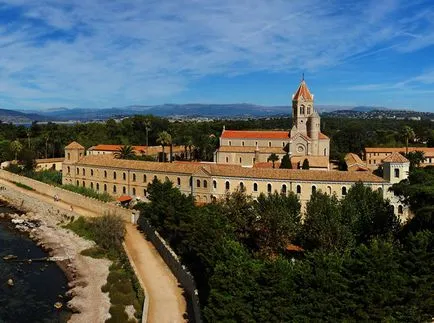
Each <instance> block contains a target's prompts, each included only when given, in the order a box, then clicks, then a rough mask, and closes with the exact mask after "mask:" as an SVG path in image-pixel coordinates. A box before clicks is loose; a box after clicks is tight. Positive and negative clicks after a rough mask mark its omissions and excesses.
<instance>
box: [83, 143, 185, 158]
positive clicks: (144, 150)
mask: <svg viewBox="0 0 434 323" xmlns="http://www.w3.org/2000/svg"><path fill="white" fill-rule="evenodd" d="M123 146H124V145H104V144H101V145H96V146H92V147H90V148H89V149H88V150H89V151H111V152H116V151H118V150H119V149H120V148H121V147H123ZM132 147H133V149H134V151H135V153H136V154H137V153H139V154H145V155H156V154H158V153H159V152H162V151H163V148H162V147H161V146H132ZM169 150H170V147H165V152H167V153H168V152H169ZM172 151H173V152H174V153H178V152H181V151H184V146H173V150H172Z"/></svg>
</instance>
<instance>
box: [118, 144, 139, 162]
mask: <svg viewBox="0 0 434 323" xmlns="http://www.w3.org/2000/svg"><path fill="white" fill-rule="evenodd" d="M114 155H115V158H118V159H134V157H136V154H135V152H134V148H133V146H130V145H124V146H122V147H119V149H118V150H117V151H116V152H115V153H114Z"/></svg>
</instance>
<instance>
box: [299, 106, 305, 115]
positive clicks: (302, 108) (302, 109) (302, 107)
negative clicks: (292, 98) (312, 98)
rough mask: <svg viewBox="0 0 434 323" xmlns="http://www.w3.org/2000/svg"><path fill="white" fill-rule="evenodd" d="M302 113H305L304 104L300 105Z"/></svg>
mask: <svg viewBox="0 0 434 323" xmlns="http://www.w3.org/2000/svg"><path fill="white" fill-rule="evenodd" d="M300 114H304V105H302V106H300Z"/></svg>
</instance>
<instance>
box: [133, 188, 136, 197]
mask: <svg viewBox="0 0 434 323" xmlns="http://www.w3.org/2000/svg"><path fill="white" fill-rule="evenodd" d="M133 195H134V196H135V195H136V188H135V187H133Z"/></svg>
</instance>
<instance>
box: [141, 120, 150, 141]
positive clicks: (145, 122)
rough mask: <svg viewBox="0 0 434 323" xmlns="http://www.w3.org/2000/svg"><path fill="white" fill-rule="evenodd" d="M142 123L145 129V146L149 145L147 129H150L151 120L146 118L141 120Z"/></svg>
mask: <svg viewBox="0 0 434 323" xmlns="http://www.w3.org/2000/svg"><path fill="white" fill-rule="evenodd" d="M143 125H144V126H145V131H146V146H149V130H151V120H149V119H146V120H145V121H143Z"/></svg>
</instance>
